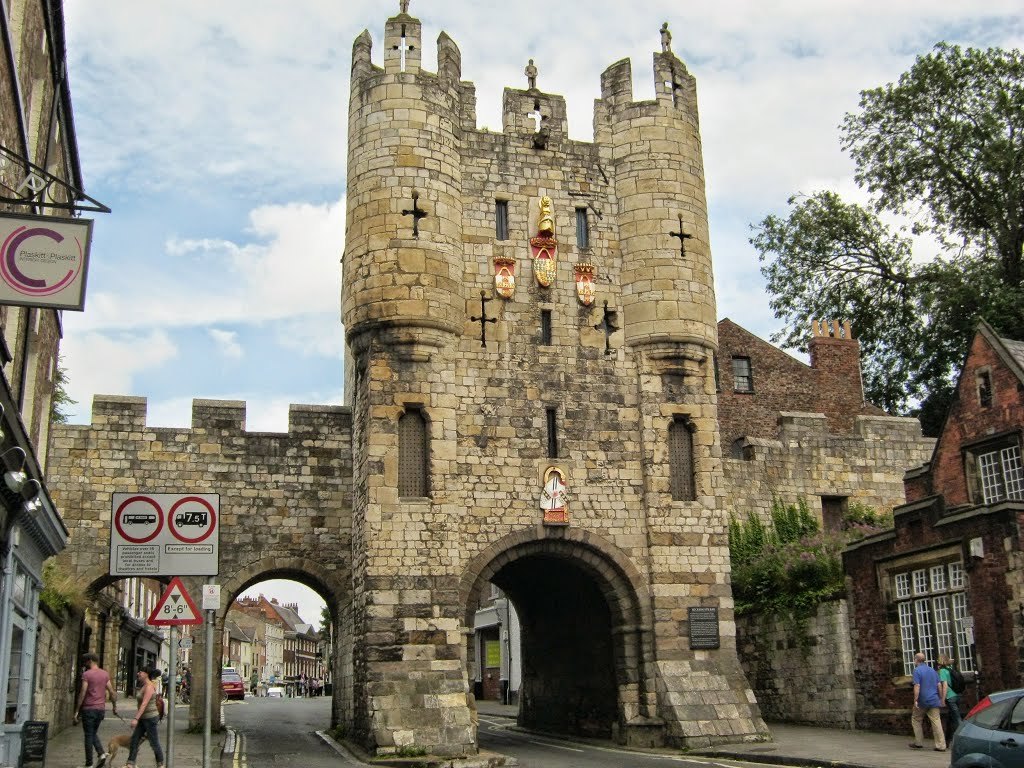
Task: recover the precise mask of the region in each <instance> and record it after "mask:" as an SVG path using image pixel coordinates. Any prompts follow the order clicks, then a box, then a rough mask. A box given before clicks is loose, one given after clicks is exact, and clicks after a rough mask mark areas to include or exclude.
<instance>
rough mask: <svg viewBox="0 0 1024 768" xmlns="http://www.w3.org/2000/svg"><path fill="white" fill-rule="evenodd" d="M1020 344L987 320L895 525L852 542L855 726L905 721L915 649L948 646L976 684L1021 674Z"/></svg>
mask: <svg viewBox="0 0 1024 768" xmlns="http://www.w3.org/2000/svg"><path fill="white" fill-rule="evenodd" d="M1022 427H1024V342H1020V341H1014V340H1010V339H1003V338H1000V337H998V336H997V335H996V333H995V332H994V331H993V330H992V328H991V326H989V325H988V324H987V323H985V322H982V323H980V325H979V327H978V331H977V334H976V335H975V337H974V340H973V342H972V343H971V348H970V352H969V354H968V355H967V359H966V362H965V363H964V366H963V369H962V371H961V374H960V379H959V382H958V384H957V391H956V397H955V399H954V402H953V404H952V406H951V407H950V409H949V413H948V414H947V416H946V420H945V423H944V425H943V428H942V432H941V434H940V436H939V438H938V441H937V443H936V445H935V449H934V452H933V453H932V456H931V459H930V460H929V461H928V462H927V463H925V464H924V465H923V466H921V467H918V468H916V469H913V470H911V471H909V472H907V474H906V476H905V487H906V495H907V502H906V503H905V504H903V505H901V506H899V507H897V508H896V509H895V511H894V516H895V526H894V528H893V530H891V531H887V532H885V533H882V534H879V535H877V536H874V537H872V538H870V539H865V540H863V541H861V542H858V543H857V544H855V545H853V546H851V547H849V548H848V549H847V551H846V552H845V554H844V564H845V567H846V572H847V576H848V579H849V584H850V590H849V591H850V600H851V604H852V605H851V623H852V625H853V635H854V638H855V647H854V653H855V664H856V666H857V669H858V680H859V685H858V706H857V708H858V712H857V724H858V726H859V727H865V728H875V729H897V728H898V729H899V730H900V731H901V732H903V731H905V730H906V712H907V711H908V710H909V708H910V706H911V697H912V694H911V689H910V674H911V671H912V669H913V657H914V653H915V652H917V651H921V652H923V653H924V654H925V655H926V656H927V657H928V660H929V661H934V660H935V659H936V657H937V656H938V654H940V653H947V654H949V655H950V656H952V657H954V658H955V659H956V660H957V663H958V664H959V666H960V669H961V670H962V671H963V672H964V673H965V675H966V676H967V677H968V679H969V680H975V681H976V682H977V686H976V687H975V686H972V687H971V688H970V689H969V693H968V701H969V702H971V701H974V700H976V697H977V695H978V693H979V691H980V693H981V694H984V693H987V692H989V691H995V690H1000V689H1003V688H1012V687H1019V686H1020V685H1022V684H1024V666H1022V663H1021V653H1020V649H1021V647H1022V646H1024V547H1022V545H1021V526H1022V524H1024V469H1022V461H1021V438H1022V434H1021V432H1022Z"/></svg>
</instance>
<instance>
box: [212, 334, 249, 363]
mask: <svg viewBox="0 0 1024 768" xmlns="http://www.w3.org/2000/svg"><path fill="white" fill-rule="evenodd" d="M207 332H208V333H209V334H210V338H212V339H213V341H214V343H215V344H216V345H217V348H218V349H219V350H220V353H221V354H222V355H223V356H224V357H226V358H227V359H229V360H241V359H242V357H243V356H244V355H245V350H243V349H242V345H241V344H239V343H238V334H237V333H235V332H234V331H222V330H220V329H219V328H210V329H208V331H207Z"/></svg>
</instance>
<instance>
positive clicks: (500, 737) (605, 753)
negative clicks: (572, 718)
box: [477, 715, 767, 768]
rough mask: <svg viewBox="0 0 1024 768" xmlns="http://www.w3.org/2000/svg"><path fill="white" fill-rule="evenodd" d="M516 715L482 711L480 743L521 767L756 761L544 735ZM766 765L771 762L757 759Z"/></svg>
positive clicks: (629, 767) (638, 767)
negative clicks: (525, 727) (525, 728)
mask: <svg viewBox="0 0 1024 768" xmlns="http://www.w3.org/2000/svg"><path fill="white" fill-rule="evenodd" d="M514 726H515V719H514V718H510V717H500V716H493V715H482V716H481V717H480V727H479V729H478V730H477V738H478V739H479V741H480V747H481V748H482V749H487V750H490V751H492V752H500V753H502V754H504V755H511V756H512V757H515V758H516V759H517V760H518V761H519V765H520V767H521V768H584V767H585V768H709V766H714V767H715V768H747V767H748V766H754V765H755V764H754V763H743V762H739V761H736V760H722V759H720V758H705V757H684V756H682V755H678V754H669V753H668V752H667V751H666V752H659V753H657V754H655V753H639V752H631V751H627V750H623V749H616V748H615V747H614V746H612V745H610V744H605V745H597V744H590V743H580V742H575V741H568V740H564V739H559V738H555V737H551V736H540V735H537V734H532V733H525V732H522V731H518V730H514ZM756 765H757V766H759V768H764V767H765V765H767V763H763V762H762V763H757V764H756Z"/></svg>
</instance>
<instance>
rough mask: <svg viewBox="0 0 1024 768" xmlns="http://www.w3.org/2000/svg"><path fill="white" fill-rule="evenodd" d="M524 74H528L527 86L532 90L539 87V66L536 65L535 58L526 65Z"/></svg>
mask: <svg viewBox="0 0 1024 768" xmlns="http://www.w3.org/2000/svg"><path fill="white" fill-rule="evenodd" d="M523 74H524V75H526V83H527V86H528V87H529V89H530V90H531V91H532V90H533V89H534V88H536V87H537V67H536V66H535V65H534V63H533V59H530V63H529V64H527V65H526V69H525V70H523Z"/></svg>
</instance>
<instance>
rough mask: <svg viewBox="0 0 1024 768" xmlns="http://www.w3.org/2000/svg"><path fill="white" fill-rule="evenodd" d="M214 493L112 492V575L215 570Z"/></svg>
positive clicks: (212, 573)
mask: <svg viewBox="0 0 1024 768" xmlns="http://www.w3.org/2000/svg"><path fill="white" fill-rule="evenodd" d="M219 517H220V495H219V494H216V493H191V494H177V493H115V494H113V496H112V506H111V515H110V575H111V576H216V575H217V574H218V573H219V571H220V564H219V557H218V556H219V552H218V548H219V546H218V545H219V538H220V530H219V528H218V526H217V523H218V519H219Z"/></svg>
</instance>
